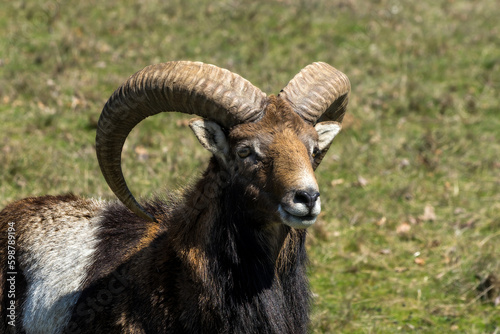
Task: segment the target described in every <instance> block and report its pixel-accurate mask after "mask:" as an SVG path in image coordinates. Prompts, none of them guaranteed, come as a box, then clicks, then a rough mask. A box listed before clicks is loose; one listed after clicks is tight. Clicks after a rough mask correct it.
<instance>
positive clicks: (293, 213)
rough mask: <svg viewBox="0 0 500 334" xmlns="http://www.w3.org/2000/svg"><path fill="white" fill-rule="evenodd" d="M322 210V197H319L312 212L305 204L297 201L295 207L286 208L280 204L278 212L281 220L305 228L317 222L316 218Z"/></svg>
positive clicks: (295, 226) (286, 223) (292, 225)
mask: <svg viewBox="0 0 500 334" xmlns="http://www.w3.org/2000/svg"><path fill="white" fill-rule="evenodd" d="M320 212H321V199H320V198H318V199H317V200H316V203H315V204H314V207H313V209H312V210H311V213H310V214H309V210H308V209H307V207H306V206H305V205H304V204H298V203H295V205H294V206H293V207H289V208H286V209H285V208H284V207H283V205H281V204H280V205H279V206H278V213H279V215H280V218H281V222H282V223H283V224H285V225H288V226H290V227H294V228H298V229H303V228H307V227H309V226H311V225H312V224H314V223H315V222H316V218H317V217H318V215H319V213H320Z"/></svg>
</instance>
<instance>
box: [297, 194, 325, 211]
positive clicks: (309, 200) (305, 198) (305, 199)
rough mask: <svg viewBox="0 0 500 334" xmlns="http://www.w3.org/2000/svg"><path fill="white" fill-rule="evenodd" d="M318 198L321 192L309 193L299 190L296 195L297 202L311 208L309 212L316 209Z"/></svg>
mask: <svg viewBox="0 0 500 334" xmlns="http://www.w3.org/2000/svg"><path fill="white" fill-rule="evenodd" d="M318 197H319V192H317V191H314V192H308V191H305V190H297V192H296V193H295V202H296V203H303V204H305V205H306V206H307V207H308V208H309V210H311V209H312V208H313V207H314V204H315V203H316V200H317V199H318Z"/></svg>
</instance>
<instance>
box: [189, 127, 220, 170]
mask: <svg viewBox="0 0 500 334" xmlns="http://www.w3.org/2000/svg"><path fill="white" fill-rule="evenodd" d="M189 127H190V128H191V130H193V132H194V134H195V136H196V138H198V140H199V142H200V144H201V145H202V146H203V147H204V148H206V149H207V150H209V151H210V152H212V153H213V154H214V155H215V156H216V157H218V158H219V159H221V160H222V161H223V162H224V163H225V162H226V156H227V154H228V152H229V145H228V143H227V140H226V136H225V134H224V132H223V131H222V129H221V127H220V126H219V124H217V123H215V122H212V121H209V120H206V119H201V118H195V119H192V120H191V121H190V122H189Z"/></svg>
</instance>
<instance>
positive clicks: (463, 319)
mask: <svg viewBox="0 0 500 334" xmlns="http://www.w3.org/2000/svg"><path fill="white" fill-rule="evenodd" d="M2 7H3V8H2V10H1V11H0V32H1V34H0V207H3V206H4V205H5V204H7V203H8V202H9V201H12V200H15V199H19V198H22V197H25V196H29V195H42V194H46V193H50V194H58V193H65V192H70V191H71V192H74V193H76V194H80V195H84V196H88V197H90V196H96V197H103V198H113V196H112V193H111V191H110V190H109V189H108V187H107V185H106V183H105V182H104V179H103V178H102V176H101V175H100V172H99V168H98V166H97V162H96V159H95V150H94V137H95V126H96V122H97V119H98V117H99V113H100V111H101V109H102V106H103V104H104V103H105V101H106V100H107V98H108V97H109V96H110V95H111V93H112V92H113V91H114V89H115V88H117V87H118V86H119V85H120V84H121V83H122V82H123V81H124V80H125V79H126V78H127V77H128V76H129V75H130V74H132V73H134V72H136V71H137V70H139V69H141V68H143V67H144V66H146V65H149V64H152V63H159V62H164V61H170V60H179V59H184V60H199V61H203V62H207V63H213V64H216V65H218V66H221V67H225V68H228V69H230V70H232V71H234V72H236V73H239V74H241V75H242V76H244V77H245V78H247V79H249V80H250V81H251V82H252V83H254V84H255V85H256V86H258V87H260V88H261V89H262V90H263V91H265V92H267V93H278V92H279V90H280V89H281V88H282V87H283V86H284V85H285V84H286V83H287V82H288V80H290V79H291V78H292V77H293V76H294V75H295V74H296V73H297V72H298V71H299V70H300V69H301V68H303V67H304V66H306V65H307V64H309V63H311V62H313V61H318V60H320V61H325V62H327V63H330V64H332V65H333V66H335V67H337V68H339V69H340V70H342V71H343V72H345V73H346V74H347V75H348V76H349V77H350V79H351V84H352V94H351V100H350V101H351V102H350V107H349V111H348V116H347V117H346V119H345V122H344V123H345V126H344V130H343V131H342V132H341V134H340V135H339V136H338V137H337V139H336V140H335V142H334V144H333V146H332V148H331V149H330V152H329V153H328V155H327V157H326V158H325V160H323V162H322V164H321V166H320V167H319V168H318V171H317V174H318V181H319V184H320V188H321V193H322V196H321V198H322V202H323V213H322V217H321V219H320V221H319V222H318V223H317V224H316V225H315V226H314V227H313V228H311V229H310V237H309V245H308V247H309V255H310V262H311V265H310V281H311V285H312V290H313V292H314V296H315V297H314V308H313V313H312V322H311V332H312V333H406V332H415V333H448V332H453V333H500V305H499V304H500V105H499V104H500V103H499V100H500V99H499V92H500V24H499V21H498V18H499V17H500V6H499V4H498V1H497V0H482V1H471V0H436V1H409V0H377V1H360V0H332V1H330V0H310V1H306V0H274V1H270V0H266V1H264V0H259V1H245V0H224V1H211V2H204V1H201V0H182V1H181V0H171V1H165V2H161V1H155V0H142V1H138V2H133V1H130V0H125V1H116V0H114V1H106V2H103V1H96V0H89V1H60V2H57V1H42V0H32V1H18V0H10V1H7V2H5V4H4V5H3V6H2ZM185 119H186V118H185V117H183V116H180V115H177V114H169V115H160V116H156V117H155V118H154V119H148V120H146V121H145V122H143V123H141V126H140V127H139V128H137V129H135V130H134V131H133V133H132V135H131V136H130V138H129V139H128V141H127V143H126V147H125V152H124V171H125V173H126V177H127V180H128V182H129V185H130V186H131V188H132V189H133V190H134V192H135V193H136V194H137V195H141V196H145V197H147V196H150V195H151V193H152V192H153V191H162V190H163V189H164V187H167V188H176V187H178V186H179V185H182V184H184V183H185V182H186V180H193V179H194V178H196V177H197V176H198V175H199V174H200V172H201V171H202V170H203V168H204V167H205V165H206V163H207V159H208V156H209V155H208V153H207V152H205V151H204V150H203V149H202V148H201V146H200V145H199V144H198V143H197V141H196V139H195V137H194V136H193V135H192V133H191V132H190V131H189V129H188V128H186V126H185V124H186V122H185Z"/></svg>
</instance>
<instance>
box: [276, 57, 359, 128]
mask: <svg viewBox="0 0 500 334" xmlns="http://www.w3.org/2000/svg"><path fill="white" fill-rule="evenodd" d="M350 90H351V84H350V82H349V79H348V78H347V76H346V75H345V74H344V73H342V72H340V71H339V70H337V69H336V68H334V67H332V66H330V65H328V64H326V63H322V62H316V63H312V64H310V65H308V66H306V67H305V68H303V69H302V70H301V71H300V72H299V73H298V74H297V75H296V76H295V77H294V78H293V79H292V80H290V82H289V83H288V84H287V85H286V87H285V88H283V89H282V90H281V92H280V93H279V96H280V97H281V98H282V99H284V100H286V101H288V103H290V105H291V107H292V108H293V109H294V110H295V112H296V113H297V114H299V115H300V116H301V117H302V118H303V119H304V120H305V121H306V122H309V123H311V124H313V125H314V124H316V123H318V122H323V121H335V122H339V123H342V119H343V118H344V114H345V112H346V108H347V103H348V100H349V91H350Z"/></svg>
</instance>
